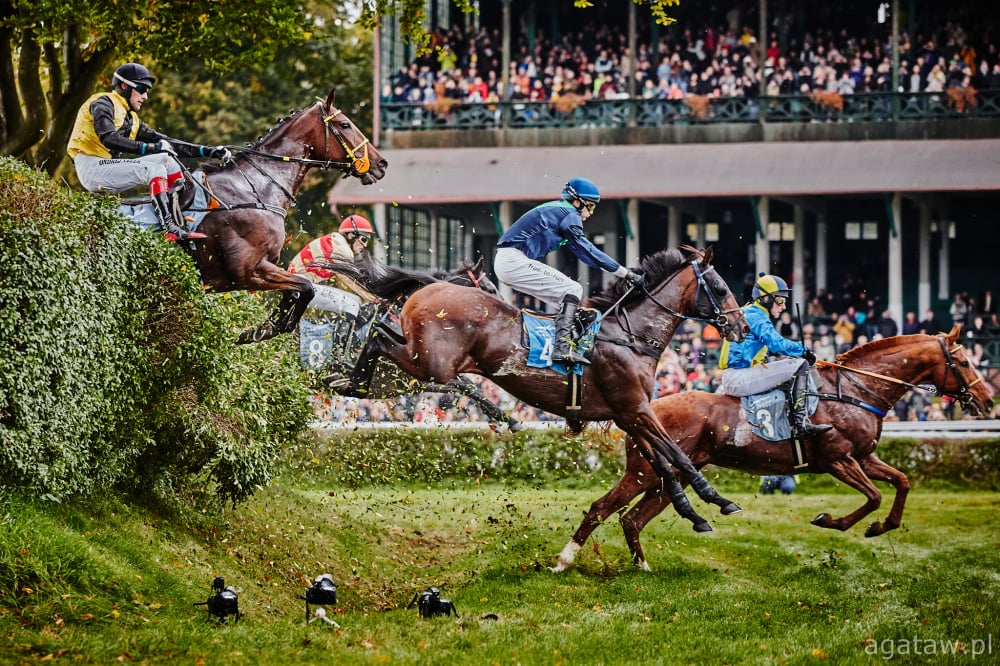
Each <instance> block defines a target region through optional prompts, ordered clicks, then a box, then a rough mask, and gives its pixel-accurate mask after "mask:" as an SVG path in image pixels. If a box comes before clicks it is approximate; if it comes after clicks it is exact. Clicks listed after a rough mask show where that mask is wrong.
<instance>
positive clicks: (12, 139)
mask: <svg viewBox="0 0 1000 666" xmlns="http://www.w3.org/2000/svg"><path fill="white" fill-rule="evenodd" d="M41 52H42V50H41V47H40V46H39V45H38V42H36V41H35V34H34V32H33V31H32V30H30V29H24V30H22V32H21V55H20V57H19V58H18V62H17V82H18V87H19V88H20V91H21V108H23V109H24V111H25V116H24V123H23V124H22V125H21V127H20V128H18V131H17V132H15V133H13V134H11V135H9V136H8V137H7V141H6V143H5V145H4V146H3V148H4V150H2V151H0V152H3V153H4V154H7V155H15V156H18V157H26V158H27V157H29V156H27V155H25V153H26V152H27V151H28V150H29V149H30V148H31V147H32V146H33V145H35V144H36V143H38V140H39V139H40V138H42V137H41V135H42V131H43V130H44V127H45V122H46V120H47V118H48V111H49V110H48V105H46V103H45V93H44V92H43V91H42V81H41V76H40V74H39V70H38V65H39V62H40V60H41ZM25 161H26V162H29V163H30V162H31V160H30V159H25Z"/></svg>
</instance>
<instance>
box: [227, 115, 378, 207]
mask: <svg viewBox="0 0 1000 666" xmlns="http://www.w3.org/2000/svg"><path fill="white" fill-rule="evenodd" d="M314 106H316V107H319V112H320V113H321V114H322V113H324V112H325V109H324V108H323V103H322V102H317V103H316V104H315V105H314ZM340 117H343V118H344V119H345V120H347V121H348V122H350V119H348V118H347V115H346V114H345V113H344V112H343V111H341V110H340V109H337V108H336V107H334V108H332V109H331V110H330V113H329V114H326V115H324V116H322V118H323V130H324V131H323V142H324V146H323V154H324V155H329V153H330V140H331V137H332V138H333V140H334V141H335V142H336V143H337V144H338V145H339V146H340V147H341V149H342V150H343V151H344V159H343V160H317V159H313V158H311V157H295V156H291V155H276V154H274V153H266V152H264V151H261V150H256V149H255V148H249V147H243V146H226V147H227V148H229V149H230V150H231V151H232V152H234V153H242V154H246V155H254V156H256V157H263V158H265V159H269V160H274V161H277V162H288V163H293V164H303V165H305V166H308V167H316V168H318V169H324V170H325V169H337V170H338V171H340V172H341V173H342V174H343V175H344V178H348V177H351V176H354V177H360V176H363V175H364V174H366V173H368V171H369V170H370V169H371V160H370V159H369V157H368V145H369V141H368V137H364V140H363V141H361V143H359V144H357V145H356V146H351V144H350V143H348V141H347V137H346V136H344V133H343V132H342V131H341V130H340V128H339V127H337V124H336V123H334V122H333V121H334V120H336V119H337V118H340ZM247 162H248V163H249V164H250V166H252V167H253V168H254V169H255V170H256V171H257V172H258V173H260V174H261V175H262V176H264V177H265V178H266V179H267V180H269V181H271V183H272V184H273V185H274V186H275V187H277V188H278V189H279V190H281V192H282V194H284V195H285V197H287V198H288V200H289V202H290V203H289V205H290V206H291V205H295V195H293V194H292V193H291V192H290V191H289V190H288V188H287V187H285V186H284V185H282V184H281V183H279V182H278V181H277V180H275V178H274V176H272V175H271V174H270V173H268V171H266V170H265V169H263V168H261V166H260V165H259V164H257V163H256V162H254V161H253V160H252V159H247ZM237 171H239V173H240V175H242V176H243V179H244V180H246V181H247V185H249V187H250V190H251V191H252V192H253V193H254V196H255V197H256V198H257V202H256V203H251V204H226V203H224V202H222V201H220V202H219V203H220V204H221V205H222V207H223V208H226V209H227V210H234V209H237V208H256V209H262V210H269V211H271V212H274V213H277V214H278V215H282V216H283V215H285V214H286V212H287V209H286V208H282V207H279V206H274V205H271V204H267V203H264V201H263V199H262V198H261V196H260V193H259V192H257V188H256V187H255V186H254V184H253V182H252V181H251V180H250V178H248V177H247V175H246V174H245V173H244V172H243V171H242V170H240V169H237Z"/></svg>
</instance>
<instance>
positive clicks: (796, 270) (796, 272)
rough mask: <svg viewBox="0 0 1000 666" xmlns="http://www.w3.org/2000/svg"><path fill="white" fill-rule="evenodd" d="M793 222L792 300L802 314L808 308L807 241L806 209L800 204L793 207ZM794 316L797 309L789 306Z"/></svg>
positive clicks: (793, 316)
mask: <svg viewBox="0 0 1000 666" xmlns="http://www.w3.org/2000/svg"><path fill="white" fill-rule="evenodd" d="M792 215H793V216H794V217H793V223H794V225H795V238H794V239H793V240H792V302H793V303H798V304H799V307H800V308H801V312H802V314H805V309H806V271H805V264H806V260H805V247H806V245H805V243H806V210H805V208H803V207H802V206H800V205H799V204H795V206H794V207H793V208H792ZM789 312H790V313H791V315H792V318H793V319H794V318H795V309H794V308H792V307H789Z"/></svg>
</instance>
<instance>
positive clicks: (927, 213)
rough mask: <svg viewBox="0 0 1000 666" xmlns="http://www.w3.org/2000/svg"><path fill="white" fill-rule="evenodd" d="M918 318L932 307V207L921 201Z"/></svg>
mask: <svg viewBox="0 0 1000 666" xmlns="http://www.w3.org/2000/svg"><path fill="white" fill-rule="evenodd" d="M917 279H918V282H917V320H918V321H919V320H921V319H923V318H924V313H925V312H927V310H929V309H930V307H931V207H930V206H928V205H927V204H926V203H925V202H920V275H919V277H918V278H917Z"/></svg>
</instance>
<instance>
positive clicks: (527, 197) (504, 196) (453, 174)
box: [330, 139, 1000, 205]
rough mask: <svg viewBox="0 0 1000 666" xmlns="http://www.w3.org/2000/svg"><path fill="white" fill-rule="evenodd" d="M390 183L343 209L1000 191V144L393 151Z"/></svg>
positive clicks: (338, 199)
mask: <svg viewBox="0 0 1000 666" xmlns="http://www.w3.org/2000/svg"><path fill="white" fill-rule="evenodd" d="M382 154H383V156H384V157H385V158H386V159H387V160H389V168H388V171H387V174H386V177H385V178H384V179H383V180H382V181H381V182H379V183H376V184H375V185H372V186H368V187H365V186H362V185H361V184H360V183H358V181H357V180H356V179H346V180H341V181H338V182H337V184H336V186H335V187H334V189H333V192H332V194H331V196H330V199H331V202H333V203H336V204H341V205H365V204H375V203H390V204H391V203H398V204H400V205H428V204H442V203H472V202H495V201H544V200H548V199H552V198H554V197H556V196H558V193H559V191H560V189H561V188H562V186H563V184H564V183H565V182H566V180H567V179H569V178H571V177H574V176H583V177H586V178H590V179H592V180H593V181H594V182H596V183H597V185H598V187H599V188H600V190H601V195H602V196H603V197H604V198H605V199H632V198H637V199H663V198H675V197H738V196H760V195H769V196H815V195H829V194H865V193H883V192H904V193H906V192H944V191H963V192H968V191H984V190H991V191H997V190H1000V139H975V140H971V139H970V140H922V141H919V140H913V141H833V142H814V141H808V142H760V143H735V144H734V143H716V144H704V143H702V144H657V145H648V144H646V145H591V146H565V147H510V148H412V149H400V150H391V149H386V150H385V151H384V152H383V153H382Z"/></svg>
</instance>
